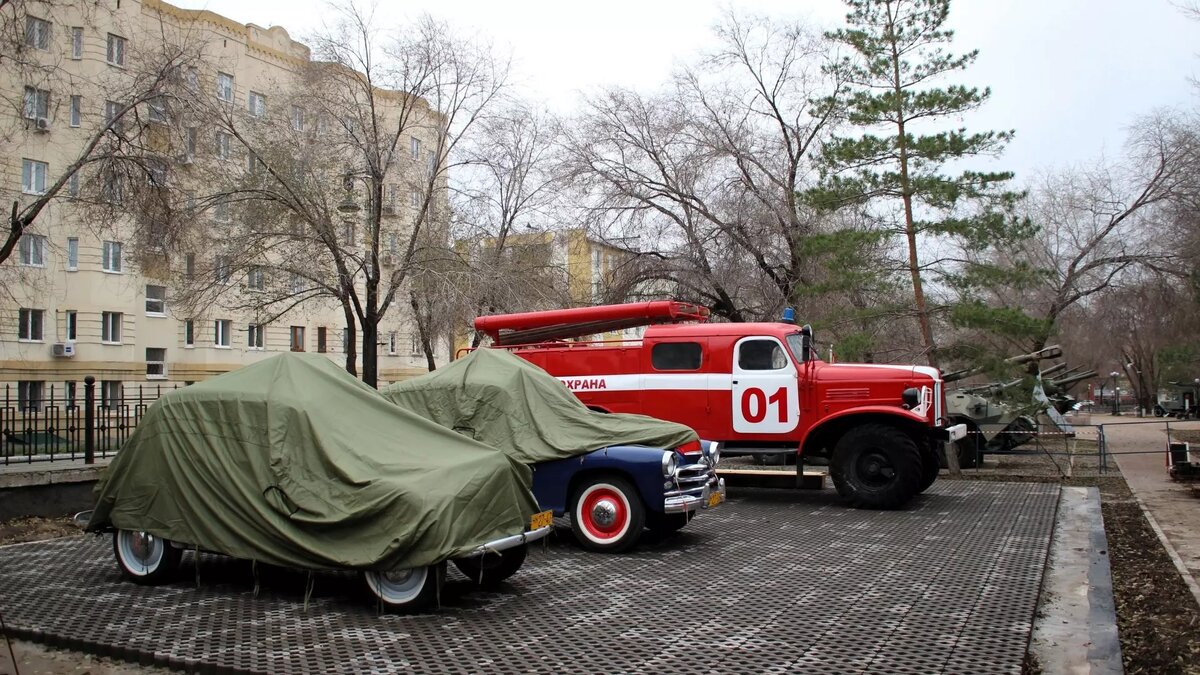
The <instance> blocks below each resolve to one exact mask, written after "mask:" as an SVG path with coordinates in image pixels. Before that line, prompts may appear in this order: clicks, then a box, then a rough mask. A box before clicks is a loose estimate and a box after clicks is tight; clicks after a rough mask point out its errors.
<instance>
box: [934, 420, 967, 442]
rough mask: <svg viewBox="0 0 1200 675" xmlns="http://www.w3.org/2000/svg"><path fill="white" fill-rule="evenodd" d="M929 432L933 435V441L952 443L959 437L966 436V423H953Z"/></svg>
mask: <svg viewBox="0 0 1200 675" xmlns="http://www.w3.org/2000/svg"><path fill="white" fill-rule="evenodd" d="M931 434H932V436H933V440H935V441H944V442H947V443H953V442H954V441H957V440H958V439H960V438H966V437H967V425H965V424H955V425H953V426H949V427H941V428H939V429H934V430H933V431H932V432H931Z"/></svg>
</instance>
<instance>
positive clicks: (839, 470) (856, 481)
mask: <svg viewBox="0 0 1200 675" xmlns="http://www.w3.org/2000/svg"><path fill="white" fill-rule="evenodd" d="M923 472H924V468H923V462H922V461H921V451H920V449H919V448H918V447H917V444H916V442H915V441H913V439H912V437H911V436H909V435H908V434H906V433H904V431H903V430H901V429H899V428H896V427H892V426H887V425H884V424H863V425H861V426H858V427H854V428H853V429H850V430H849V431H847V432H846V433H845V434H844V435H843V436H842V437H841V439H839V440H838V442H837V445H836V446H834V449H833V457H832V459H831V460H830V462H829V477H830V478H832V479H833V485H834V487H835V488H837V491H838V494H839V495H841V496H842V498H843V499H844V500H846V501H847V502H848V503H849V504H850V505H851V506H855V507H859V508H872V509H895V508H900V507H901V506H904V505H905V504H907V503H908V501H909V500H910V499H912V498H913V496H914V495H916V494H917V493H918V492H919V491H920V488H921V481H922V476H923Z"/></svg>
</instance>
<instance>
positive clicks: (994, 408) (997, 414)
mask: <svg viewBox="0 0 1200 675" xmlns="http://www.w3.org/2000/svg"><path fill="white" fill-rule="evenodd" d="M1060 356H1062V348H1061V347H1059V346H1058V345H1051V346H1049V347H1045V348H1043V349H1039V350H1038V351H1036V352H1030V353H1028V354H1020V355H1018V356H1014V357H1011V358H1008V359H1005V360H1004V362H1005V363H1007V364H1010V365H1014V366H1016V365H1025V364H1028V363H1034V362H1037V361H1041V360H1042V359H1053V358H1057V357H1060ZM1054 368H1057V367H1054ZM984 370H985V368H984V367H982V366H976V367H972V368H964V369H962V370H956V371H953V372H950V373H947V374H946V375H944V376H943V377H942V379H943V380H944V381H945V382H956V381H958V380H962V379H965V378H968V377H970V376H972V375H977V374H979V373H982V372H983V371H984ZM1048 370H1049V369H1048ZM1058 370H1061V368H1057V369H1056V370H1054V372H1057V371H1058ZM1023 382H1025V378H1017V379H1015V380H1010V381H1007V382H993V383H990V384H985V385H981V386H978V387H969V388H966V389H960V390H956V391H947V392H946V415H947V417H949V418H950V420H951V422H952V423H954V424H957V423H960V422H961V423H964V424H966V425H967V430H968V433H967V436H966V438H962V439H960V440H958V441H956V442H955V448H956V451H957V453H958V465H959V466H961V467H963V468H972V467H975V466H978V464H979V460H980V457H981V455H982V454H983V452H987V451H990V452H1004V451H1007V450H1012V449H1013V448H1016V447H1017V446H1019V445H1022V444H1024V443H1026V442H1028V441H1029V440H1030V439H1032V438H1033V437H1034V435H1035V434H1036V433H1037V422H1036V420H1035V419H1034V418H1033V417H1032V416H1030V415H1028V414H1025V412H1024V411H1023V410H1021V407H1022V406H1014V405H1010V404H1008V403H1005V402H1003V401H1002V400H1000V398H1001V397H1002V396H1003V395H1004V394H1005V393H1006V392H1007V391H1009V390H1011V389H1013V388H1015V387H1017V386H1018V385H1020V384H1022V383H1023Z"/></svg>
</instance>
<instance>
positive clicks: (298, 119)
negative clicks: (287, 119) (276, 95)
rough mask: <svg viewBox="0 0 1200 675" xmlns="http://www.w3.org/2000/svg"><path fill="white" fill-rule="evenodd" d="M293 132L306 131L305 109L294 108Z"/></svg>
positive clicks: (295, 106)
mask: <svg viewBox="0 0 1200 675" xmlns="http://www.w3.org/2000/svg"><path fill="white" fill-rule="evenodd" d="M292 131H304V109H303V108H301V107H300V106H297V105H294V106H292Z"/></svg>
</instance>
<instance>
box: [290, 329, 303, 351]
mask: <svg viewBox="0 0 1200 675" xmlns="http://www.w3.org/2000/svg"><path fill="white" fill-rule="evenodd" d="M290 332H291V347H290V348H291V350H292V351H294V352H302V351H304V326H292V328H291V331H290Z"/></svg>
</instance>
